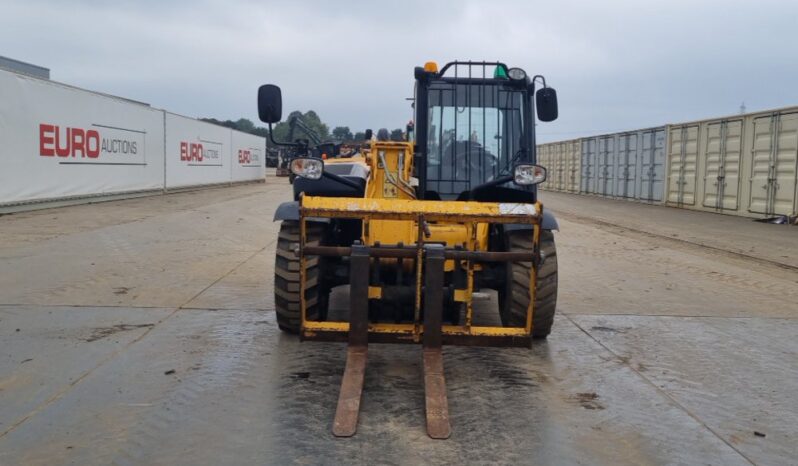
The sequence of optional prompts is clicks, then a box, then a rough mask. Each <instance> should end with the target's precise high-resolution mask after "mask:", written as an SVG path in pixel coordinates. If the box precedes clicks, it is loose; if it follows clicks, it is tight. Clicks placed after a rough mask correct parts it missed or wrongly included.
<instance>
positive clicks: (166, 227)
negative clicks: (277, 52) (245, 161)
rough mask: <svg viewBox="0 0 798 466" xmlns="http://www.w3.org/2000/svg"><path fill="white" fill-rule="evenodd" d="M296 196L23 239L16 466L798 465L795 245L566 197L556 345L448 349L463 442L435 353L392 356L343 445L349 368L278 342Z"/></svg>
mask: <svg viewBox="0 0 798 466" xmlns="http://www.w3.org/2000/svg"><path fill="white" fill-rule="evenodd" d="M289 197H290V189H289V185H288V183H287V181H286V180H285V178H275V177H273V176H270V177H267V182H266V184H253V185H242V186H235V187H228V188H219V189H207V190H202V191H194V192H184V193H179V194H170V195H166V196H155V197H147V198H139V199H131V200H125V201H113V202H106V203H99V204H92V205H82V206H72V207H64V208H57V209H50V210H41V211H35V212H29V213H20V214H14V215H7V216H2V217H0V464H2V465H6V464H8V465H15V464H26V465H27V464H32V465H38V464H48V465H50V464H80V465H84V464H88V465H93V464H102V465H104V464H131V465H132V464H163V465H172V464H186V465H204V464H207V465H218V464H411V465H412V464H467V463H477V464H494V463H495V464H591V465H592V464H607V465H618V464H718V465H721V464H722V465H734V464H762V465H771V464H796V463H797V462H798V460H796V458H798V445H797V444H796V439H798V397H796V395H795V394H796V393H798V363H796V361H798V257H797V256H798V242H796V241H797V240H796V238H798V229H796V228H795V227H787V226H782V225H768V224H760V223H755V222H752V221H751V220H749V219H742V218H735V217H727V216H722V215H716V214H709V213H698V212H686V211H682V210H677V209H670V208H666V207H659V206H646V205H637V204H632V203H628V202H617V201H610V200H604V199H598V198H587V197H581V196H573V195H566V194H560V193H549V192H546V193H543V194H542V197H541V198H542V201H543V202H544V203H545V205H546V207H547V208H549V209H551V210H552V211H553V212H554V213H555V215H557V216H558V219H559V221H560V231H559V232H558V233H557V234H556V235H555V238H556V241H557V245H558V258H559V268H560V294H559V302H558V316H557V319H556V322H555V326H554V329H553V333H552V335H551V336H550V337H549V338H548V340H546V341H543V342H539V343H537V344H535V345H534V347H533V348H532V349H531V350H528V349H518V348H510V349H508V348H463V347H446V348H445V349H444V364H445V372H446V381H447V389H448V396H449V405H450V414H451V417H452V419H451V422H452V436H451V438H450V439H449V440H445V441H435V440H431V439H429V438H428V437H427V436H426V433H425V429H424V409H423V408H424V391H423V382H422V374H421V350H420V348H418V347H413V346H397V345H372V346H371V348H370V349H369V363H368V368H367V372H366V382H365V390H364V396H363V404H362V409H361V415H360V424H359V427H358V433H357V434H356V436H355V437H352V438H349V439H337V438H334V437H333V436H332V434H331V433H330V428H331V424H332V418H333V414H334V410H335V403H336V400H337V397H338V388H339V384H340V379H341V375H342V374H343V368H344V358H345V346H344V345H342V344H334V343H302V344H300V343H299V342H298V341H297V340H296V339H295V338H293V337H291V336H287V335H282V334H281V333H280V332H279V330H278V329H277V327H276V325H275V323H274V311H273V310H274V303H273V297H272V283H273V280H272V274H273V262H274V247H275V243H276V236H277V228H278V225H277V224H275V223H273V222H272V214H273V212H274V210H275V208H276V207H277V205H278V204H279V202H281V201H283V200H287V199H288V198H289ZM333 306H334V307H335V308H336V309H338V310H343V309H345V308H346V296H345V292H343V293H342V292H338V293H336V296H334V300H333ZM494 306H495V302H490V301H489V302H485V303H482V304H481V309H483V310H484V312H487V313H490V312H493V311H492V307H494Z"/></svg>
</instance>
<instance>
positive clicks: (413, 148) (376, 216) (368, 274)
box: [258, 62, 557, 438]
mask: <svg viewBox="0 0 798 466" xmlns="http://www.w3.org/2000/svg"><path fill="white" fill-rule="evenodd" d="M538 82H540V83H541V86H542V87H541V88H540V89H538V90H537V91H536V89H535V86H536V84H537V83H538ZM258 110H259V116H260V118H261V120H263V121H264V122H266V123H268V124H269V126H270V128H271V124H272V123H276V122H278V121H279V120H280V118H281V113H282V96H281V92H280V89H279V88H278V87H277V86H274V85H264V86H261V88H260V89H259V92H258ZM414 110H415V121H414V127H413V131H412V132H410V133H409V134H411V135H412V136H411V137H412V140H410V141H407V142H396V141H375V142H372V143H371V144H370V146H369V147H368V148H363V149H361V151H360V153H359V154H356V155H355V156H353V157H350V158H346V159H328V160H321V159H320V158H314V157H297V158H294V159H293V160H292V161H291V163H290V168H291V171H292V172H293V173H294V174H296V175H297V178H296V180H295V182H294V199H295V200H294V201H293V202H287V203H284V204H282V205H281V206H280V207H279V208H278V210H277V212H276V213H275V220H279V221H281V222H282V223H281V228H280V232H279V239H278V246H277V252H276V259H275V261H276V267H275V274H276V276H275V305H276V310H277V323H278V325H279V326H280V328H281V329H282V330H283V331H286V332H291V333H299V335H300V338H301V339H303V340H322V341H347V342H348V344H349V346H348V350H347V362H346V369H345V372H344V377H343V381H342V385H341V392H340V397H339V402H338V408H337V411H336V416H335V420H334V423H333V433H334V434H335V435H336V436H351V435H353V434H354V433H355V431H356V427H357V418H358V411H359V405H360V398H361V392H362V387H363V378H364V371H365V366H366V357H367V348H368V344H369V343H373V342H391V343H421V344H422V347H423V367H424V382H425V393H426V398H425V400H426V419H427V432H428V434H429V435H430V436H431V437H433V438H447V437H448V436H449V435H450V424H449V416H448V403H447V398H446V387H445V380H444V377H443V357H442V345H443V344H454V345H485V346H529V345H530V344H531V342H532V340H533V339H534V338H544V337H546V336H547V335H548V334H549V332H550V331H551V327H552V323H553V320H554V313H555V308H556V300H557V257H556V250H555V245H554V237H553V234H552V230H556V229H557V222H556V220H555V219H554V217H553V216H552V215H551V214H550V213H549V212H548V211H544V210H543V206H542V205H541V203H540V202H539V201H538V199H537V188H536V185H537V184H538V183H540V182H542V181H544V180H545V177H546V170H545V168H544V167H541V166H538V165H536V154H535V118H534V114H535V110H536V113H537V117H538V119H539V120H541V121H553V120H554V119H556V118H557V96H556V92H555V91H554V89H552V88H549V87H547V86H546V83H545V79H544V78H543V77H542V76H535V77H534V78H531V77H529V76H528V75H527V74H526V72H524V71H523V70H522V69H520V68H509V67H507V66H506V65H505V64H503V63H499V62H453V63H448V64H446V65H445V66H443V68H441V69H440V70H439V69H438V67H437V65H436V64H435V63H434V62H429V63H427V64H426V65H424V67H417V68H416V69H415V98H414ZM273 142H274V143H275V144H282V143H278V142H276V141H273ZM288 144H289V145H290V146H292V147H301V143H288ZM343 285H349V300H350V306H349V309H348V312H346V311H344V312H343V313H338V312H332V313H331V312H330V310H329V296H330V293H331V291H332V290H333V289H334V288H335V287H338V286H343ZM490 290H495V295H496V296H497V299H498V306H494V307H493V308H492V309H491V308H490V306H488V308H487V309H486V308H484V306H475V305H474V301H475V299H476V298H477V297H478V296H483V295H485V294H486V292H487V291H490ZM338 314H341V315H338Z"/></svg>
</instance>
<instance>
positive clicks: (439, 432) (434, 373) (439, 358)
mask: <svg viewBox="0 0 798 466" xmlns="http://www.w3.org/2000/svg"><path fill="white" fill-rule="evenodd" d="M425 249H426V256H427V257H426V260H425V268H426V278H425V281H424V339H423V346H424V401H425V407H426V415H427V435H429V436H430V437H431V438H434V439H447V438H449V435H451V426H450V425H449V400H448V398H447V397H446V379H445V378H444V375H443V350H442V339H441V330H442V325H443V322H442V320H443V316H442V314H443V264H444V261H445V259H444V256H443V248H442V247H435V246H432V245H430V246H427V247H426V248H425Z"/></svg>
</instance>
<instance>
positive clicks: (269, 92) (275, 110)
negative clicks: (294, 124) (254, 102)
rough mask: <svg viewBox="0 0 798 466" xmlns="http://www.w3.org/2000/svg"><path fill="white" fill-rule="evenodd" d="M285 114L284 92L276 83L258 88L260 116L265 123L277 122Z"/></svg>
mask: <svg viewBox="0 0 798 466" xmlns="http://www.w3.org/2000/svg"><path fill="white" fill-rule="evenodd" d="M282 116H283V93H282V92H281V91H280V88H279V87H277V86H275V85H274V84H264V85H263V86H261V87H260V88H258V117H259V118H260V121H262V122H264V123H277V122H278V121H280V118H282Z"/></svg>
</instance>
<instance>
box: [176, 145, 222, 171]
mask: <svg viewBox="0 0 798 466" xmlns="http://www.w3.org/2000/svg"><path fill="white" fill-rule="evenodd" d="M222 151H223V144H222V143H221V142H214V141H206V140H202V139H200V140H199V141H198V142H188V141H180V160H181V161H182V162H186V165H205V166H212V167H221V166H222V165H223V162H222Z"/></svg>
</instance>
